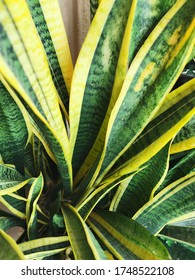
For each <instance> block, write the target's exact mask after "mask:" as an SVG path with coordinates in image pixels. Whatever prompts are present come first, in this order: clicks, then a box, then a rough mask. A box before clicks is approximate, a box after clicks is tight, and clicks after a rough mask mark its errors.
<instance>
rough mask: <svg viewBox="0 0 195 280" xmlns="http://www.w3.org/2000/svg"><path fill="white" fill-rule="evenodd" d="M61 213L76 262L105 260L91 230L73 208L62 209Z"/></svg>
mask: <svg viewBox="0 0 195 280" xmlns="http://www.w3.org/2000/svg"><path fill="white" fill-rule="evenodd" d="M62 213H63V216H64V221H65V225H66V230H67V233H68V236H69V240H70V244H71V246H72V250H73V253H74V256H75V259H76V260H94V259H107V256H106V254H105V253H104V251H103V249H102V248H101V247H100V245H99V243H98V242H97V240H96V239H95V237H94V235H93V234H92V232H91V230H90V229H89V228H88V226H87V225H86V223H85V222H84V220H83V219H82V218H81V216H80V215H79V213H78V212H77V211H76V209H75V208H74V207H73V206H70V205H69V204H67V205H64V206H63V207H62Z"/></svg>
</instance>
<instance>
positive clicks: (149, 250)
mask: <svg viewBox="0 0 195 280" xmlns="http://www.w3.org/2000/svg"><path fill="white" fill-rule="evenodd" d="M89 219H90V221H91V222H92V224H93V221H95V222H96V225H98V224H99V225H100V226H101V229H99V232H100V234H102V235H104V237H103V238H102V241H103V242H105V243H106V242H109V239H108V241H107V240H106V238H105V237H106V232H108V233H109V234H110V235H112V237H113V238H114V239H115V242H114V246H113V245H111V246H108V248H109V249H110V250H111V252H112V250H113V253H114V251H115V250H117V243H118V244H119V243H121V244H122V245H123V246H124V247H126V250H125V252H126V253H128V251H130V252H129V254H130V255H131V258H132V254H133V255H136V256H137V258H140V259H161V260H162V259H169V255H168V252H167V251H166V249H165V247H164V246H163V245H162V243H161V242H159V240H158V239H157V238H156V237H155V236H152V234H150V233H149V232H148V231H147V230H146V229H145V228H143V227H142V226H140V225H139V224H138V223H137V222H135V221H133V220H131V219H129V218H127V217H125V216H123V215H121V214H118V213H114V212H108V211H101V212H100V211H99V212H98V213H94V212H93V213H92V214H91V216H90V218H89ZM98 227H99V226H98ZM98 227H97V228H98ZM96 234H98V232H96ZM99 237H100V236H99ZM100 238H101V237H100ZM113 247H114V248H113ZM124 247H123V248H124ZM118 249H120V247H119V248H118ZM121 253H122V252H121V251H119V252H118V254H121Z"/></svg>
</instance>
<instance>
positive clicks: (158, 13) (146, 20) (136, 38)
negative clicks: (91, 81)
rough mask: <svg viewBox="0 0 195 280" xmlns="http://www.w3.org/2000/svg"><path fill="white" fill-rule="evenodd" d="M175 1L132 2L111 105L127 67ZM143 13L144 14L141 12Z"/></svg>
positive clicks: (138, 0)
mask: <svg viewBox="0 0 195 280" xmlns="http://www.w3.org/2000/svg"><path fill="white" fill-rule="evenodd" d="M175 2H176V0H173V1H169V0H165V1H163V3H162V1H161V0H154V1H147V0H137V1H133V3H132V6H131V10H130V13H129V18H128V22H127V26H126V30H125V34H124V37H123V42H122V46H121V50H120V56H119V60H118V64H117V68H116V75H115V81H114V87H113V92H112V103H113V104H115V102H116V100H117V98H118V95H119V93H120V90H121V88H122V84H123V82H124V80H125V77H126V74H127V71H128V68H129V65H130V64H131V62H132V60H133V58H134V57H135V56H136V54H137V53H138V51H139V49H140V48H141V46H142V45H143V43H144V41H145V40H146V39H147V37H148V36H149V34H150V33H151V32H152V30H153V29H154V27H155V26H156V25H157V23H158V22H159V21H160V19H161V18H162V17H163V16H164V15H165V14H166V12H167V11H168V10H169V9H170V8H171V7H172V6H173V4H174V3H175ZM143 11H144V12H143Z"/></svg>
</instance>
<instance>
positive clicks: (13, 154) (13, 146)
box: [0, 81, 28, 172]
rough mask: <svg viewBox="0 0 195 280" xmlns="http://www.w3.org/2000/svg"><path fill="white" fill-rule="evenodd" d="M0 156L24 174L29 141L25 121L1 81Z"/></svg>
mask: <svg viewBox="0 0 195 280" xmlns="http://www.w3.org/2000/svg"><path fill="white" fill-rule="evenodd" d="M0 120H1V125H0V154H1V156H2V157H3V160H4V162H5V163H8V164H14V165H15V166H16V168H17V169H18V170H19V171H20V172H24V149H25V145H26V143H27V140H28V130H27V127H26V123H25V120H24V118H23V116H22V113H21V112H20V109H19V108H18V106H17V105H16V103H15V101H14V100H13V98H12V97H11V96H10V94H9V92H8V91H7V89H6V88H5V87H4V85H3V84H2V82H1V81H0Z"/></svg>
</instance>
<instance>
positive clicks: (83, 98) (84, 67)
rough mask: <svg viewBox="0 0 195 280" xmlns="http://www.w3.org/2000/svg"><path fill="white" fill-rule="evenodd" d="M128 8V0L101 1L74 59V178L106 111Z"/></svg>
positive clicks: (71, 127) (71, 134)
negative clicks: (76, 57)
mask: <svg viewBox="0 0 195 280" xmlns="http://www.w3.org/2000/svg"><path fill="white" fill-rule="evenodd" d="M130 5H131V0H108V1H102V2H101V4H100V6H99V8H98V11H97V13H96V15H95V17H94V20H93V22H92V24H91V26H90V29H89V32H88V34H87V37H86V39H85V41H84V44H83V46H82V49H81V51H80V54H79V57H78V59H77V63H76V66H75V69H74V75H73V80H72V87H71V95H70V142H71V151H72V156H73V170H74V174H75V175H76V173H77V172H78V170H79V169H80V167H81V166H82V164H83V161H84V160H85V158H86V157H87V155H88V153H89V152H90V150H91V149H92V147H93V145H94V143H95V141H96V137H97V135H98V133H99V130H100V128H101V126H102V123H103V121H104V118H105V115H106V112H107V109H108V105H109V102H110V97H111V92H112V86H113V81H114V75H115V69H116V64H117V60H118V56H119V51H120V46H121V42H122V37H123V34H124V30H125V26H126V22H127V18H128V14H129V8H130ZM116 23H117V24H116ZM103 133H104V134H105V131H104V132H103ZM101 148H102V147H98V150H101Z"/></svg>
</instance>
